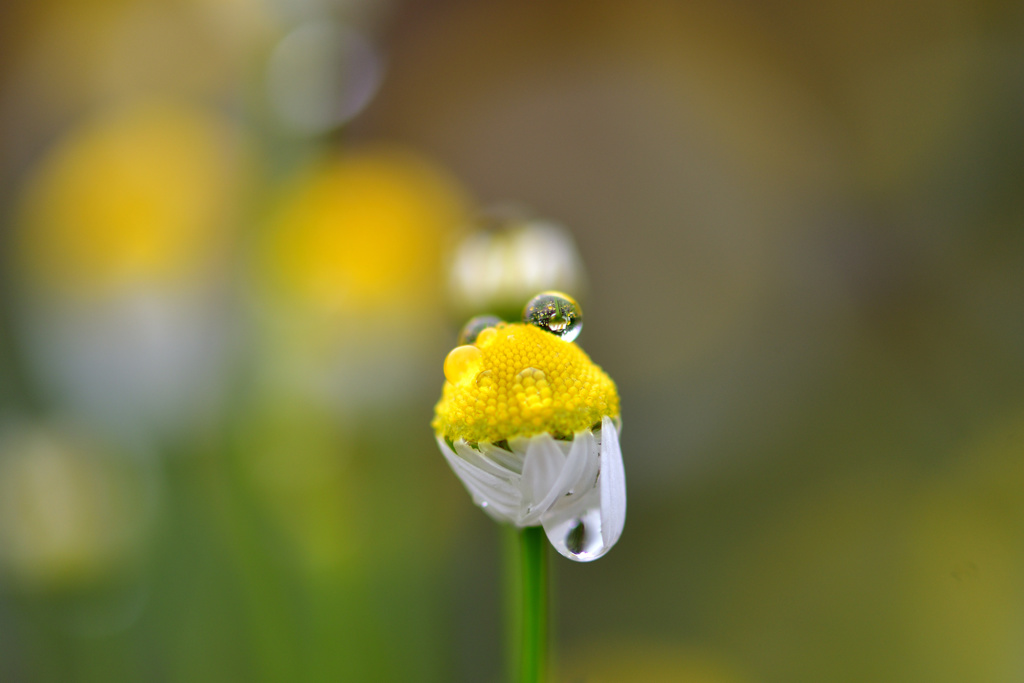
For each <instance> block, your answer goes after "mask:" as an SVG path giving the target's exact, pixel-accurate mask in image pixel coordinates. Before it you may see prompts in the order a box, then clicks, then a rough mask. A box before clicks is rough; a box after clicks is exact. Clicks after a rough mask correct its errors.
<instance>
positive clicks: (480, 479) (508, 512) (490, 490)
mask: <svg viewBox="0 0 1024 683" xmlns="http://www.w3.org/2000/svg"><path fill="white" fill-rule="evenodd" d="M437 445H438V447H439V448H440V449H441V454H442V455H444V458H445V460H447V461H448V465H449V466H450V467H451V468H452V471H453V472H455V474H456V475H457V476H458V477H459V480H460V481H461V482H462V485H463V486H465V487H466V490H467V491H469V494H470V495H471V496H472V497H473V501H474V502H475V503H476V504H477V505H481V506H482V505H483V503H487V506H486V508H485V509H487V511H488V513H489V514H491V516H492V517H500V518H502V520H503V521H508V522H514V521H515V520H516V519H517V518H518V516H519V508H520V505H521V498H522V496H521V494H520V493H519V489H518V487H514V486H512V485H511V484H510V483H509V482H507V481H505V480H503V479H502V478H500V477H497V476H495V475H493V474H490V473H488V472H485V471H483V470H481V469H480V468H479V467H476V466H474V465H472V464H470V463H468V462H466V461H465V460H463V459H462V458H461V457H460V456H459V455H458V454H457V453H456V452H455V451H454V450H452V448H451V447H450V446H449V445H448V444H447V442H445V440H444V438H442V437H438V438H437Z"/></svg>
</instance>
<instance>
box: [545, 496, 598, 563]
mask: <svg viewBox="0 0 1024 683" xmlns="http://www.w3.org/2000/svg"><path fill="white" fill-rule="evenodd" d="M544 530H545V532H546V533H547V536H548V540H550V541H551V545H553V546H554V547H555V550H557V551H558V552H559V553H561V554H562V555H564V556H566V557H568V558H569V559H570V560H576V561H578V562H590V561H591V560H596V559H597V558H599V557H601V556H602V555H604V554H605V553H606V552H607V551H608V548H607V547H606V546H605V544H604V540H603V539H602V538H601V507H600V505H599V504H598V500H597V497H596V496H594V505H593V506H592V507H589V508H587V509H586V510H585V511H584V512H583V514H582V515H578V516H572V517H569V518H567V519H565V520H564V521H561V522H559V523H557V524H554V525H549V524H545V525H544Z"/></svg>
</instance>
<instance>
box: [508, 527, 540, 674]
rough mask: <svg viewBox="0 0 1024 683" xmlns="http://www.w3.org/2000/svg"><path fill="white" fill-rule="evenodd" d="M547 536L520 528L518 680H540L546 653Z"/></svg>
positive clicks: (531, 529)
mask: <svg viewBox="0 0 1024 683" xmlns="http://www.w3.org/2000/svg"><path fill="white" fill-rule="evenodd" d="M547 570H548V562H547V538H546V537H545V536H544V529H542V528H541V527H539V526H535V527H526V528H525V529H522V530H520V531H519V576H520V581H519V587H520V588H519V591H518V597H519V607H520V609H519V612H518V616H519V618H518V619H517V620H516V622H515V623H516V624H517V625H518V626H519V629H518V631H519V634H520V636H519V639H518V645H519V678H518V680H519V683H542V682H543V681H544V680H545V678H546V677H545V669H546V667H547V658H548V657H547V655H548V586H547V581H548V571H547Z"/></svg>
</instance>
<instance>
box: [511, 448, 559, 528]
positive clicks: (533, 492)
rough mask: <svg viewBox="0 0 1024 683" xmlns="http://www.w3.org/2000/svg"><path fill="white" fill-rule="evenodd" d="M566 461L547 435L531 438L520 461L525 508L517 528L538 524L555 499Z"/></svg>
mask: <svg viewBox="0 0 1024 683" xmlns="http://www.w3.org/2000/svg"><path fill="white" fill-rule="evenodd" d="M565 463H566V457H565V455H564V454H563V453H562V451H561V449H560V448H559V447H558V445H557V444H556V443H555V440H554V439H553V438H552V437H551V435H550V434H541V435H539V436H536V437H534V438H533V440H532V441H531V443H530V447H529V449H528V450H527V451H526V459H525V460H524V461H523V479H522V485H521V487H522V492H523V501H524V503H525V504H526V509H525V510H524V513H525V514H524V516H523V518H522V519H521V520H520V526H531V525H533V524H536V523H537V522H538V521H540V516H541V514H543V513H544V511H546V510H547V509H548V508H549V507H551V502H552V500H553V498H554V494H553V489H554V487H555V484H556V483H557V482H558V479H559V475H560V474H561V473H562V471H563V470H565V469H566V468H565Z"/></svg>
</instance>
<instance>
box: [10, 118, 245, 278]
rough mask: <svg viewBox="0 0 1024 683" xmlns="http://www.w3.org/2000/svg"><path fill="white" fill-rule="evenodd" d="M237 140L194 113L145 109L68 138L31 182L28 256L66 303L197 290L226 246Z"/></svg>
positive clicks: (26, 263)
mask: <svg viewBox="0 0 1024 683" xmlns="http://www.w3.org/2000/svg"><path fill="white" fill-rule="evenodd" d="M237 151H238V149H237V138H236V136H235V134H234V132H233V131H232V130H231V128H230V127H229V126H228V125H226V124H225V122H224V121H223V120H221V119H220V118H218V117H217V116H215V115H213V114H211V113H209V112H205V111H202V110H200V109H196V108H193V107H190V106H185V105H181V104H171V103H164V104H159V103H153V102H148V103H141V104H137V105H135V106H132V107H129V108H127V109H125V110H120V111H112V112H107V113H105V114H104V115H102V116H100V117H98V118H96V119H94V120H91V121H87V122H85V123H83V124H81V125H80V126H78V127H77V128H76V129H74V130H72V131H71V132H69V133H68V134H67V135H66V136H65V137H64V138H63V139H61V140H60V141H59V142H58V143H57V144H56V146H55V147H54V148H53V149H52V150H51V152H50V153H49V154H48V156H47V157H46V158H45V159H44V160H43V161H42V162H41V164H40V165H39V167H38V168H37V169H36V170H35V172H34V173H33V175H32V176H31V178H30V180H29V183H28V187H27V189H26V191H25V194H24V197H23V212H22V220H21V235H20V237H21V239H20V245H19V246H20V252H19V254H18V256H19V257H20V258H21V260H22V264H21V265H22V266H23V267H24V270H25V271H26V272H27V274H28V276H29V278H30V279H31V280H33V281H34V282H35V283H37V284H42V285H44V286H45V287H46V288H48V289H56V290H58V291H60V292H61V293H63V294H75V295H86V296H88V295H107V294H109V293H111V292H112V291H116V290H120V289H125V288H132V287H136V286H138V285H144V284H175V285H178V286H181V285H184V284H186V283H188V281H190V280H191V279H192V278H193V277H194V276H195V275H197V274H198V272H199V271H201V270H202V269H203V267H204V266H205V265H208V262H209V260H210V258H211V256H212V255H213V254H214V253H215V252H216V251H217V250H218V249H219V247H220V246H221V243H222V238H223V233H224V229H225V222H226V221H227V220H228V217H229V214H230V208H231V200H232V199H233V198H234V197H235V195H236V193H235V190H236V187H237V186H236V183H237V176H238V167H237V165H236V162H237V157H236V156H235V154H236V152H237Z"/></svg>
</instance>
